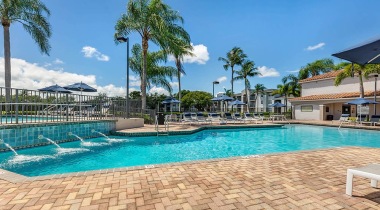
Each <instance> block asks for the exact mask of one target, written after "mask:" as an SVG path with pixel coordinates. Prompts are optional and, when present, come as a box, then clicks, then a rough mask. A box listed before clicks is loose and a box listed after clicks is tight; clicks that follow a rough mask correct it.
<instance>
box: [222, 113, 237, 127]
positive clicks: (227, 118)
mask: <svg viewBox="0 0 380 210" xmlns="http://www.w3.org/2000/svg"><path fill="white" fill-rule="evenodd" d="M224 116H225V119H226V122H227V123H228V122H233V123H234V124H235V119H234V118H233V117H232V115H231V113H229V112H226V113H224Z"/></svg>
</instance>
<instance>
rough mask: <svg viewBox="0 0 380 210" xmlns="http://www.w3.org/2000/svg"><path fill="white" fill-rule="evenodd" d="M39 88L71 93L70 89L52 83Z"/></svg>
mask: <svg viewBox="0 0 380 210" xmlns="http://www.w3.org/2000/svg"><path fill="white" fill-rule="evenodd" d="M38 90H39V91H44V92H54V93H71V91H70V90H67V89H65V88H63V87H61V86H59V85H52V86H49V87H45V88H41V89H38Z"/></svg>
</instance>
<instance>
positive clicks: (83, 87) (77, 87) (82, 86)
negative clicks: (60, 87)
mask: <svg viewBox="0 0 380 210" xmlns="http://www.w3.org/2000/svg"><path fill="white" fill-rule="evenodd" d="M64 88H65V89H67V90H72V91H80V97H79V114H80V116H82V93H83V92H97V90H96V89H95V88H93V87H91V86H89V85H87V84H86V83H83V82H79V83H75V84H72V85H68V86H65V87H64Z"/></svg>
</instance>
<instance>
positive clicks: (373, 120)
mask: <svg viewBox="0 0 380 210" xmlns="http://www.w3.org/2000/svg"><path fill="white" fill-rule="evenodd" d="M379 120H380V115H372V116H371V119H370V120H369V121H362V124H369V125H373V126H375V125H380V122H379Z"/></svg>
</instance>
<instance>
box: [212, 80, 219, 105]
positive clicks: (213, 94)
mask: <svg viewBox="0 0 380 210" xmlns="http://www.w3.org/2000/svg"><path fill="white" fill-rule="evenodd" d="M217 84H219V81H214V82H212V97H215V93H214V85H217ZM212 105H213V108H214V111H215V103H214V102H213V103H212Z"/></svg>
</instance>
